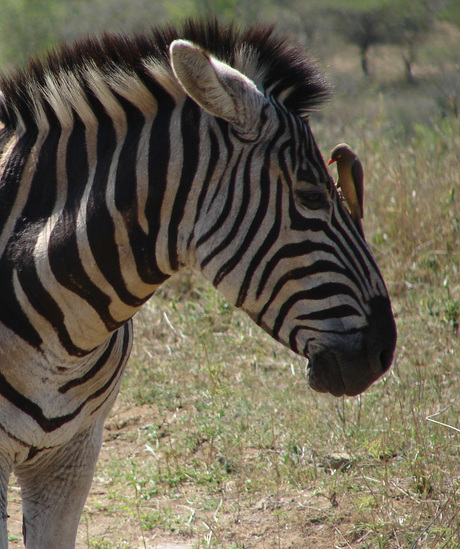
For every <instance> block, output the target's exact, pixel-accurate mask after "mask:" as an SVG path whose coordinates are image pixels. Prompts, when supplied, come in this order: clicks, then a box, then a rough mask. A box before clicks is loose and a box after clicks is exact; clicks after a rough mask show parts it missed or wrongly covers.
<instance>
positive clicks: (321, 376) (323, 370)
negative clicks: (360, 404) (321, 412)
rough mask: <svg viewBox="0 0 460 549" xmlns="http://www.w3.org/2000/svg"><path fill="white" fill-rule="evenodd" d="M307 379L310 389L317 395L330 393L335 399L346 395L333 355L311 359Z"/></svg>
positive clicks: (338, 367)
mask: <svg viewBox="0 0 460 549" xmlns="http://www.w3.org/2000/svg"><path fill="white" fill-rule="evenodd" d="M326 354H327V355H329V356H326ZM307 378H308V383H309V385H310V387H311V388H312V389H313V390H314V391H316V392H318V393H331V394H332V395H334V396H336V397H340V396H343V395H344V394H346V387H345V382H344V380H343V377H342V374H341V372H340V366H339V363H338V360H337V359H336V358H335V355H334V354H333V353H323V354H322V355H321V358H320V357H318V355H315V356H314V357H311V358H310V360H309V363H308V369H307Z"/></svg>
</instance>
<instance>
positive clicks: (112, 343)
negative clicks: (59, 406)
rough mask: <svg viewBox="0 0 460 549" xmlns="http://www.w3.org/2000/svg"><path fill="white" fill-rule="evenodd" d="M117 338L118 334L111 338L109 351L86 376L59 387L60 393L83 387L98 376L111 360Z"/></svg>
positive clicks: (107, 350) (103, 354) (105, 352)
mask: <svg viewBox="0 0 460 549" xmlns="http://www.w3.org/2000/svg"><path fill="white" fill-rule="evenodd" d="M117 338H118V333H115V334H113V335H112V337H111V338H110V342H109V345H108V347H107V349H106V350H105V351H104V352H103V353H102V355H101V357H100V358H99V360H97V361H96V363H95V364H94V366H93V367H92V368H90V369H89V370H88V371H87V372H86V374H85V375H83V376H81V377H78V378H75V379H72V380H71V381H69V382H68V383H66V384H65V385H62V387H59V392H60V393H61V394H65V393H67V391H69V390H70V389H72V388H73V387H78V386H79V385H83V384H84V383H86V382H87V381H89V380H90V379H92V378H93V377H94V376H95V375H96V374H97V372H99V371H100V370H101V369H102V368H103V367H104V366H105V364H106V363H107V361H108V360H109V358H110V355H111V354H112V351H113V348H114V346H115V343H116V342H117Z"/></svg>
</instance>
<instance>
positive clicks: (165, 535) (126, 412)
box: [8, 400, 360, 549]
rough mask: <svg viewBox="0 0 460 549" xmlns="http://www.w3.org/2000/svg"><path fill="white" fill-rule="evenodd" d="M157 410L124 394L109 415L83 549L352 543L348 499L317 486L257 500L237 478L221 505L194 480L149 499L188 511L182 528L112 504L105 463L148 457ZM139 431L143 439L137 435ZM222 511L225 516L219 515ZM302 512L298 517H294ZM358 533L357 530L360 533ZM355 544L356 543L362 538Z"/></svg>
mask: <svg viewBox="0 0 460 549" xmlns="http://www.w3.org/2000/svg"><path fill="white" fill-rule="evenodd" d="M157 414H158V410H155V408H154V407H152V406H149V405H144V406H139V405H138V406H134V407H129V406H127V405H126V404H124V403H123V402H122V400H119V402H118V403H117V404H116V405H115V408H114V410H113V412H112V414H111V416H110V418H109V420H108V421H107V423H106V429H105V436H104V443H103V446H102V450H101V454H100V458H99V463H98V469H97V472H96V475H95V478H94V481H93V485H92V488H91V492H90V495H89V497H88V500H87V502H86V506H85V510H84V513H83V516H82V519H81V522H80V527H79V532H78V538H77V545H76V547H77V549H88V548H94V549H115V548H117V549H118V548H130V549H137V548H139V549H195V548H198V547H225V548H229V549H230V548H232V549H233V547H234V548H235V549H236V548H238V549H239V548H244V549H269V548H270V549H271V548H277V549H309V548H310V547H311V548H314V549H333V548H342V547H343V548H345V547H350V545H349V541H350V534H349V532H350V527H351V526H352V525H351V519H350V512H349V508H348V506H347V502H346V501H341V500H340V499H338V500H337V499H335V498H333V499H332V501H331V498H330V497H328V496H327V495H326V494H321V493H320V492H318V491H317V490H316V491H312V490H297V491H296V492H293V491H292V490H291V491H290V492H289V494H283V493H277V494H270V495H269V496H268V497H264V498H261V499H259V500H258V501H255V502H246V501H242V499H241V496H240V495H239V491H238V490H237V489H236V486H235V485H234V482H233V481H230V482H229V483H228V485H227V486H226V488H225V491H224V493H223V494H222V499H221V502H220V504H219V508H218V509H217V511H216V510H215V509H213V510H206V508H205V507H206V506H205V505H202V507H201V508H194V507H193V505H194V502H197V501H200V502H203V501H205V499H206V493H205V492H204V491H203V493H197V491H198V492H199V491H200V487H197V486H195V485H193V484H191V485H190V486H183V487H180V488H179V489H177V490H176V491H175V493H174V495H173V497H170V496H161V497H159V498H156V501H150V502H149V505H150V506H153V507H155V506H157V508H158V509H165V508H167V509H169V508H170V509H171V512H172V513H173V514H177V515H182V516H184V515H185V516H189V519H188V521H189V524H190V529H189V532H185V533H184V531H183V529H182V531H181V533H180V534H179V535H178V534H177V533H175V532H174V531H168V530H167V529H152V530H151V531H142V529H141V527H140V525H139V522H138V521H137V520H136V519H135V517H133V513H132V512H129V510H125V511H123V510H122V509H121V510H120V509H115V510H114V509H113V506H112V505H111V501H113V494H110V486H109V485H108V484H107V482H106V478H105V473H104V471H105V466H106V464H108V463H109V462H111V461H112V462H113V458H114V456H116V457H117V459H119V460H120V468H123V463H125V464H127V465H126V468H127V469H129V462H130V460H134V461H135V460H142V459H143V458H145V457H146V450H145V443H144V442H143V441H142V440H141V439H140V437H139V436H138V433H139V430H142V429H143V427H144V426H145V425H146V424H148V423H149V422H151V421H152V418H153V417H154V416H156V415H157ZM136 439H139V440H138V441H137V442H136ZM8 511H9V515H10V518H9V543H10V544H9V547H11V548H20V547H23V543H22V534H21V528H22V516H21V510H20V493H19V488H18V486H17V485H16V483H15V479H14V478H13V479H12V483H11V484H10V489H9V500H8ZM217 515H218V517H217ZM293 515H294V516H295V520H288V518H287V517H292V516H293ZM355 536H356V535H355ZM354 541H355V542H358V545H355V544H353V547H358V546H360V544H359V541H358V540H357V539H355V540H354Z"/></svg>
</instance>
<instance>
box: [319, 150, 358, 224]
mask: <svg viewBox="0 0 460 549" xmlns="http://www.w3.org/2000/svg"><path fill="white" fill-rule="evenodd" d="M334 162H337V174H338V179H337V188H340V189H342V194H343V196H344V198H345V200H346V201H347V204H348V209H349V210H350V214H351V217H352V218H353V221H354V222H355V224H356V226H357V227H358V229H359V231H360V233H361V234H364V232H363V227H362V224H361V219H362V218H363V197H364V190H363V179H364V178H363V166H362V164H361V161H360V160H359V158H358V156H357V155H356V153H355V152H354V151H353V149H352V148H351V147H350V146H349V145H347V144H346V143H340V144H339V145H336V146H335V147H334V148H333V149H332V152H331V158H330V160H329V162H328V163H327V164H328V166H330V165H331V164H333V163H334Z"/></svg>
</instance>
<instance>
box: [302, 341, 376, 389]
mask: <svg viewBox="0 0 460 549" xmlns="http://www.w3.org/2000/svg"><path fill="white" fill-rule="evenodd" d="M384 371H385V369H383V368H381V367H380V364H378V365H376V364H374V363H371V362H370V361H369V360H363V358H362V357H359V356H355V357H351V358H346V359H345V358H344V357H343V356H341V355H340V354H336V353H334V352H331V351H323V352H321V353H318V354H316V355H314V356H313V357H312V358H310V362H309V364H308V370H307V377H308V383H309V385H310V387H311V388H312V389H313V390H315V391H317V392H318V393H330V394H332V395H333V396H335V397H341V396H344V395H346V396H357V395H359V394H360V393H362V392H363V391H365V390H366V389H367V388H368V387H370V385H372V383H374V381H376V380H377V379H378V378H379V377H380V376H381V375H382V374H383V373H384Z"/></svg>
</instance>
